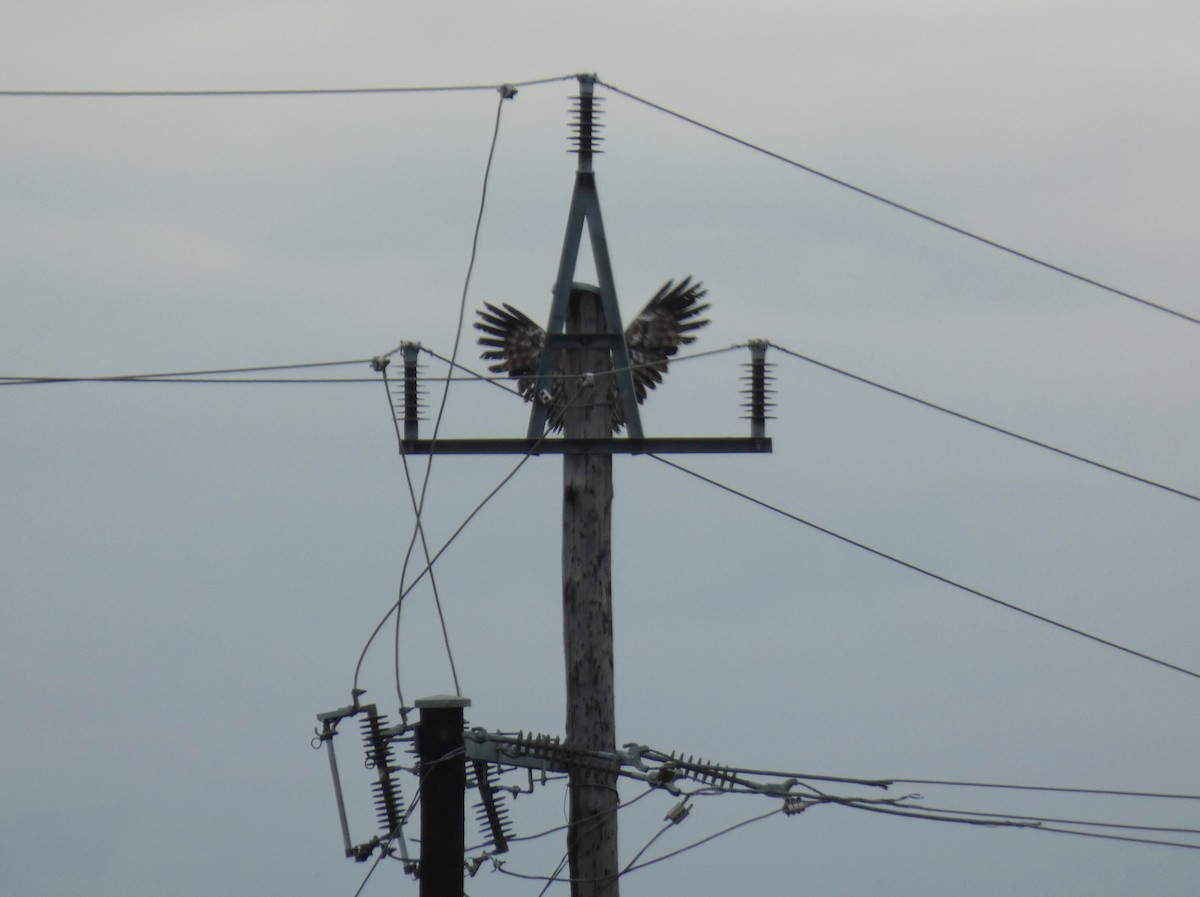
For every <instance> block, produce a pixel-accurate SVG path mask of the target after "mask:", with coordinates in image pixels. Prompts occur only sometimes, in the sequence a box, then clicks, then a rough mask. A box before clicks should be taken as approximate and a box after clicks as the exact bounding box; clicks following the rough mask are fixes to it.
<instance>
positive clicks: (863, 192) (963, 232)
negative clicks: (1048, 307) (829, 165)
mask: <svg viewBox="0 0 1200 897" xmlns="http://www.w3.org/2000/svg"><path fill="white" fill-rule="evenodd" d="M596 83H597V84H602V85H603V86H605V87H607V88H608V89H609V90H611V91H613V93H617V94H620V95H621V96H623V97H626V98H628V99H630V100H633V101H635V102H638V103H641V104H642V105H644V106H648V107H650V108H651V109H655V110H657V111H659V112H663V113H665V114H667V115H670V116H672V117H674V118H677V119H679V120H680V121H683V122H687V123H688V124H690V125H695V126H696V127H698V128H700V129H702V130H704V131H708V132H709V133H710V134H715V135H716V136H718V137H723V138H725V139H726V140H730V141H732V142H734V143H736V144H738V145H739V146H744V147H746V148H747V149H751V150H754V151H755V152H757V153H762V154H763V155H764V156H769V157H770V158H772V159H776V160H778V161H780V162H783V163H785V164H787V165H790V166H792V167H793V168H797V169H799V170H801V171H804V172H807V173H808V174H811V175H815V176H817V177H819V178H822V179H824V180H826V181H828V182H829V183H831V184H836V185H837V186H839V187H844V188H845V189H847V190H852V191H854V192H855V193H857V194H859V195H860V196H865V197H867V198H868V199H873V200H875V201H876V202H880V203H883V204H884V205H886V206H890V207H891V208H893V209H896V210H897V211H900V212H904V213H905V214H908V215H912V216H914V217H916V218H920V219H921V220H922V221H926V222H928V223H929V224H936V225H937V226H938V227H941V228H945V229H946V230H948V231H951V232H952V233H956V234H958V235H959V236H962V237H967V238H968V239H971V240H975V241H976V242H978V243H982V244H983V245H985V246H989V247H991V248H992V249H998V250H1000V251H1001V252H1005V253H1008V254H1009V255H1011V256H1015V257H1016V258H1019V259H1021V260H1022V261H1026V262H1031V263H1033V264H1035V265H1040V266H1041V267H1043V268H1046V269H1048V270H1050V271H1053V272H1055V273H1056V274H1062V275H1063V276H1065V277H1070V278H1072V279H1073V280H1077V281H1079V282H1080V283H1085V284H1087V285H1088V286H1093V287H1096V288H1097V289H1101V290H1104V291H1105V292H1108V293H1112V294H1113V295H1114V296H1120V297H1121V298H1123V299H1129V300H1131V301H1133V302H1137V303H1139V304H1141V305H1144V306H1147V307H1148V308H1153V309H1154V310H1156V311H1161V312H1164V313H1166V314H1169V315H1173V316H1174V317H1176V318H1179V319H1181V320H1184V321H1188V322H1189V323H1192V324H1200V318H1197V317H1193V316H1192V315H1189V314H1185V313H1184V312H1181V311H1177V310H1175V309H1173V308H1168V307H1167V306H1165V305H1160V304H1159V303H1157V302H1152V301H1151V300H1149V299H1146V298H1143V297H1142V296H1137V295H1135V294H1133V293H1129V292H1126V291H1125V290H1120V289H1117V288H1116V287H1114V286H1110V285H1108V284H1106V283H1102V282H1101V281H1098V280H1094V279H1093V278H1091V277H1086V276H1084V275H1083V274H1078V273H1076V272H1074V271H1070V270H1068V269H1067V268H1063V267H1061V266H1060V265H1055V264H1053V263H1051V262H1047V261H1045V260H1043V259H1040V258H1037V257H1036V256H1032V255H1029V254H1028V253H1025V252H1021V251H1020V250H1018V249H1013V248H1012V247H1011V246H1006V245H1005V244H1003V243H1000V242H997V241H996V240H991V239H989V238H987V237H984V236H981V235H979V234H977V233H974V232H972V231H969V230H967V229H966V228H962V227H958V226H957V225H954V224H951V223H949V222H948V221H944V220H943V219H941V218H935V217H934V216H933V215H928V214H926V213H925V212H920V211H918V210H916V209H914V208H913V207H911V206H906V205H904V204H903V203H899V202H896V201H895V200H892V199H888V198H887V197H885V196H881V195H880V194H878V193H874V192H872V191H870V190H867V189H865V188H863V187H859V186H857V185H855V184H852V183H850V182H849V181H845V180H842V179H841V178H837V177H834V176H833V175H831V174H826V173H825V172H823V171H819V170H818V169H816V168H813V167H811V166H809V165H805V164H804V163H803V162H798V161H796V160H795V159H791V158H789V157H787V156H785V155H783V154H781V153H777V152H774V151H772V150H769V149H766V148H764V147H762V146H759V145H758V144H755V143H752V142H750V141H749V140H744V139H742V138H741V137H735V136H734V135H733V134H730V133H729V132H727V131H722V130H721V129H719V128H715V127H713V126H712V125H708V124H705V123H704V122H701V121H698V120H696V119H694V118H691V117H690V116H687V115H684V114H683V113H682V112H676V111H675V110H674V109H668V108H667V107H666V106H661V105H659V104H658V103H655V102H652V101H650V100H648V99H646V98H644V97H640V96H638V95H636V94H633V93H630V92H629V91H627V90H622V89H621V88H620V87H617V86H616V85H614V84H609V83H608V82H607V81H601V80H599V79H597V81H596Z"/></svg>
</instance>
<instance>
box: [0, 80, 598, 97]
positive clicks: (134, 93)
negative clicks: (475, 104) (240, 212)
mask: <svg viewBox="0 0 1200 897" xmlns="http://www.w3.org/2000/svg"><path fill="white" fill-rule="evenodd" d="M577 77H578V76H577V75H561V76H557V77H553V78H536V79H534V80H531V81H510V82H505V83H502V84H451V85H430V86H423V87H299V88H279V89H244V88H235V89H231V90H0V97H84V98H88V97H91V98H98V97H107V98H116V97H167V98H170V97H173V98H180V97H281V96H347V95H353V94H386V93H448V92H456V91H481V90H502V89H503V88H505V87H533V86H535V85H538V84H550V83H553V82H555V81H570V80H573V79H574V78H577Z"/></svg>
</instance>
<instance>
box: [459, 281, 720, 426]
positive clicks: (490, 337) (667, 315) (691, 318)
mask: <svg viewBox="0 0 1200 897" xmlns="http://www.w3.org/2000/svg"><path fill="white" fill-rule="evenodd" d="M706 293H707V291H706V290H705V289H704V286H703V284H700V283H694V284H693V283H692V279H691V278H690V277H685V278H684V279H683V280H682V281H681V282H680V283H679V284H678V285H676V284H675V283H674V281H670V280H668V281H667V282H666V283H665V284H664V285H663V287H662V289H660V290H659V291H658V292H657V293H655V294H654V296H653V298H651V300H650V301H649V302H647V303H646V307H645V308H643V309H642V310H641V312H640V313H639V314H638V316H637V317H636V318H634V320H633V322H632V323H631V324H630V325H629V326H628V327H627V328H626V329H625V342H626V345H627V346H628V347H629V361H630V364H631V365H632V366H633V386H634V392H635V393H636V395H637V401H638V404H641V403H642V402H644V401H645V399H646V395H647V393H648V391H649V390H651V389H654V388H655V387H656V386H657V385H658V384H659V383H662V379H663V374H665V373H666V372H667V364H668V361H669V360H670V358H671V356H673V355H674V354H675V353H676V352H678V351H679V347H680V346H686V345H688V344H689V343H692V342H694V341H695V339H696V337H695V334H694V332H695V331H696V330H699V329H700V328H701V327H703V326H704V325H706V324H707V323H708V319H707V318H702V317H700V316H701V315H702V314H703V313H704V312H705V311H707V309H708V304H707V303H705V302H702V301H701V300H702V299H703V298H704V296H705V295H706ZM477 314H478V315H479V320H478V321H476V322H475V328H476V329H477V330H479V331H480V332H482V333H483V334H484V335H483V336H481V337H479V345H481V346H483V349H484V351H483V358H484V359H485V360H487V361H490V362H492V364H489V365H488V370H489V371H492V372H493V373H496V374H500V373H505V374H508V375H509V376H510V377H515V378H516V380H517V390H518V391H519V392H520V393H521V395H522V396H523V397H524V398H525V400H526V401H527V402H531V401H533V400H534V397H535V396H534V393H535V392H536V390H537V374H538V368H539V367H540V365H541V360H542V349H543V347H544V346H545V345H546V331H545V330H543V329H542V327H541V325H539V324H537V323H536V322H534V321H533V320H532V319H531V318H529V316H528V315H526V314H525V313H524V312H522V311H521V310H519V309H516V308H513V307H512V306H511V305H509V304H507V303H504V304H502V305H500V306H495V305H492V304H491V303H484V308H483V309H481V310H480V311H479V312H477ZM560 363H561V360H560ZM608 379H609V383H610V384H611V386H610V388H609V395H608V403H609V405H610V406H611V408H612V415H613V422H612V428H613V432H614V433H615V432H617V431H618V430H619V429H620V428H621V427H622V426H624V424H625V414H624V411H623V410H622V408H621V398H620V395H619V393H618V390H617V386H616V378H615V377H613V376H612V375H609V377H608ZM602 388H603V387H602ZM549 401H550V407H549V409H548V410H549V414H548V423H549V425H550V427H551V429H553V430H561V429H562V426H563V422H562V415H563V411H564V404H565V396H564V392H563V385H562V381H561V379H560V378H558V377H556V378H555V383H554V388H553V392H552V393H551V397H550V400H549Z"/></svg>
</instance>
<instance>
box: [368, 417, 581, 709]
mask: <svg viewBox="0 0 1200 897" xmlns="http://www.w3.org/2000/svg"><path fill="white" fill-rule="evenodd" d="M567 407H570V404H569V403H568V406H567ZM548 436H549V433H548V432H546V433H543V434H542V435H541V436H540V437H539V438H538V440H537V441H536V442H535V443H534V444H533V445H532V446H530V447H529V449H528V450H527V451H526V452H525V454H524V455H522V456H521V460H520V461H518V462H517V464H516V466H515V467H513V469H512V470H510V471H509V472H508V474H506V475H505V477H504V479H502V480H501V481H500V482H499V483H498V484H497V485H496V486H495V488H493V489H492V491H491V492H489V493H488V494H487V495H486V496H484V498H483V500H482V501H480V502H479V504H477V505H476V506H475V508H474V509H473V510H472V511H471V513H470V514H468V515H467V516H466V519H465V520H463V522H462V523H460V524H459V525H458V528H457V529H456V530H455V531H454V532H453V533H451V534H450V538H449V539H447V540H446V541H445V542H444V543H443V544H442V547H441V548H439V549H438V550H437V552H436V553H435V554H434V555H433V559H432V560H431V561H430V562H429V563H428V564H426V565H425V569H424V570H422V571H421V572H420V573H419V574H418V575H417V578H416V579H414V580H413V581H412V582H411V583H409V585H408V587H407V588H405V589H404V590H403V591H402V592H401V593H400V597H399V598H397V599H396V600H395V601H394V602H393V603H392V606H391V607H390V608H389V609H388V612H387V613H386V614H384V615H383V618H382V619H381V620H380V621H379V622H378V623H377V624H376V625H375V628H374V629H373V630H372V631H371V635H370V636H369V637H368V638H367V643H366V644H365V645H363V649H362V653H361V654H359V656H358V663H357V664H355V667H354V684H353V688H358V677H359V673H360V672H361V671H362V665H363V661H364V660H365V659H366V656H367V651H368V649H369V648H370V647H371V643H372V642H373V641H375V636H377V635H379V632H380V630H382V629H383V627H384V625H385V624H386V623H387V621H388V620H389V619H390V618H391V616H392V613H393V612H397V611H398V610H399V608H400V605H401V604H402V603H403V601H404V599H405V598H407V597H408V595H409V593H411V592H412V590H413V589H415V588H416V587H417V585H418V584H419V583H420V582H421V580H422V579H424V578H425V575H426V574H427V573H429V571H430V570H432V569H433V567H434V565H435V564H437V562H438V560H439V559H440V558H441V556H442V555H443V554H444V553H445V551H446V549H448V548H449V547H450V545H451V544H452V543H453V542H454V540H455V539H457V538H458V537H459V535H460V534H461V533H462V531H463V530H464V529H466V528H467V525H468V524H469V523H470V522H471V521H472V520H474V519H475V516H476V515H477V514H479V512H480V511H482V510H483V508H484V506H485V505H487V503H488V502H490V501H491V500H492V499H493V498H495V496H496V494H497V493H498V492H499V491H500V490H501V489H503V488H504V487H505V486H506V485H508V482H509V480H511V479H512V478H513V477H515V476H516V475H517V472H518V471H519V470H520V469H521V468H522V467H524V466H525V464H526V462H527V461H529V459H530V458H533V457H535V456H536V454H537V450H538V447H539V446H541V444H542V443H543V442H545V441H546V438H547V437H548Z"/></svg>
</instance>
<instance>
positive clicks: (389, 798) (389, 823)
mask: <svg viewBox="0 0 1200 897" xmlns="http://www.w3.org/2000/svg"><path fill="white" fill-rule="evenodd" d="M363 709H364V710H365V711H366V718H365V719H364V720H363V722H362V731H363V746H364V747H365V748H366V752H367V760H366V764H367V768H368V769H372V768H373V769H374V770H375V776H376V781H375V782H374V784H372V785H371V792H372V794H373V795H374V802H375V815H376V818H377V819H378V820H379V828H380V830H381V831H382V832H383V833H384V834H390V833H392V832H394V831H396V830H397V829H398V828H399V827H400V821H401V820H402V819H403V818H404V798H403V797H402V796H401V794H400V783H399V782H397V781H395V780H394V779H393V778H392V773H393V772H395V771H396V770H397V769H398V767H397V766H396V765H395V763H394V757H393V756H392V742H391V733H390V732H387V731H385V730H386V729H387V717H386V716H384V715H383V714H381V713H378V712H377V711H376V710H375V706H374V705H368V706H367V707H364V708H363Z"/></svg>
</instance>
